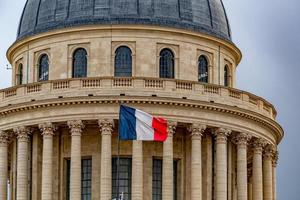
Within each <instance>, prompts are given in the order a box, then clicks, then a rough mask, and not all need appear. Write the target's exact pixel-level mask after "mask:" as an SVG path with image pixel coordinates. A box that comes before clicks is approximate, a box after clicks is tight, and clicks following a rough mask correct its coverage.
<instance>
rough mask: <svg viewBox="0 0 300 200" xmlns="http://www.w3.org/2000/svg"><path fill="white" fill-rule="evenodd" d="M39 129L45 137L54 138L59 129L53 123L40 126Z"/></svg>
mask: <svg viewBox="0 0 300 200" xmlns="http://www.w3.org/2000/svg"><path fill="white" fill-rule="evenodd" d="M39 129H40V130H41V132H42V135H43V136H53V135H54V131H56V130H57V127H56V126H55V125H54V124H52V123H51V122H46V123H43V124H40V125H39Z"/></svg>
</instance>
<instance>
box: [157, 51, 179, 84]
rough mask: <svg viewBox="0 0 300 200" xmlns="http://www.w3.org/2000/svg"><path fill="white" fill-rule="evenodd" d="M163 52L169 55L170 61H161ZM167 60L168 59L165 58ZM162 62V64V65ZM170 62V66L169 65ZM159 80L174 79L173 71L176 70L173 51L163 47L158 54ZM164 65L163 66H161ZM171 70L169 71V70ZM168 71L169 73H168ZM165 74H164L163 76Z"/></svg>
mask: <svg viewBox="0 0 300 200" xmlns="http://www.w3.org/2000/svg"><path fill="white" fill-rule="evenodd" d="M164 52H168V53H170V54H171V59H170V60H166V61H163V60H162V59H163V55H162V54H163V53H164ZM166 59H168V58H166ZM162 62H164V63H162ZM169 62H171V66H169V65H170V63H169ZM158 63H159V67H158V69H159V78H165V79H175V77H176V76H175V73H176V72H175V70H176V58H175V53H174V51H173V50H172V49H171V48H169V47H165V48H162V49H161V50H160V52H159V62H158ZM163 65H165V66H163ZM163 68H167V69H163ZM170 68H171V70H170ZM168 71H170V72H168ZM164 73H165V74H164Z"/></svg>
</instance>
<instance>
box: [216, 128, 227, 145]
mask: <svg viewBox="0 0 300 200" xmlns="http://www.w3.org/2000/svg"><path fill="white" fill-rule="evenodd" d="M230 134H231V130H229V129H225V128H218V129H217V130H215V132H214V136H215V140H216V142H217V143H226V142H227V139H228V136H229V135H230Z"/></svg>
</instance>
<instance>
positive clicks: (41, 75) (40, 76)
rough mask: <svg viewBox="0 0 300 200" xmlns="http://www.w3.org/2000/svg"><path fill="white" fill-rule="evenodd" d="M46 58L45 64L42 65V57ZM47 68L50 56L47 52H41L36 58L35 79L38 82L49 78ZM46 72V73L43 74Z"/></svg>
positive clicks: (48, 67)
mask: <svg viewBox="0 0 300 200" xmlns="http://www.w3.org/2000/svg"><path fill="white" fill-rule="evenodd" d="M44 57H45V58H46V61H47V65H46V66H42V64H43V63H42V59H43V58H44ZM49 69H50V57H49V55H48V54H47V53H43V52H42V53H41V54H40V55H39V58H38V63H37V80H38V82H43V81H48V80H49ZM45 74H46V75H45Z"/></svg>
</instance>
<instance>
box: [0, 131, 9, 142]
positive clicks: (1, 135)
mask: <svg viewBox="0 0 300 200" xmlns="http://www.w3.org/2000/svg"><path fill="white" fill-rule="evenodd" d="M8 143H9V137H8V134H7V132H5V131H0V144H8Z"/></svg>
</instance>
